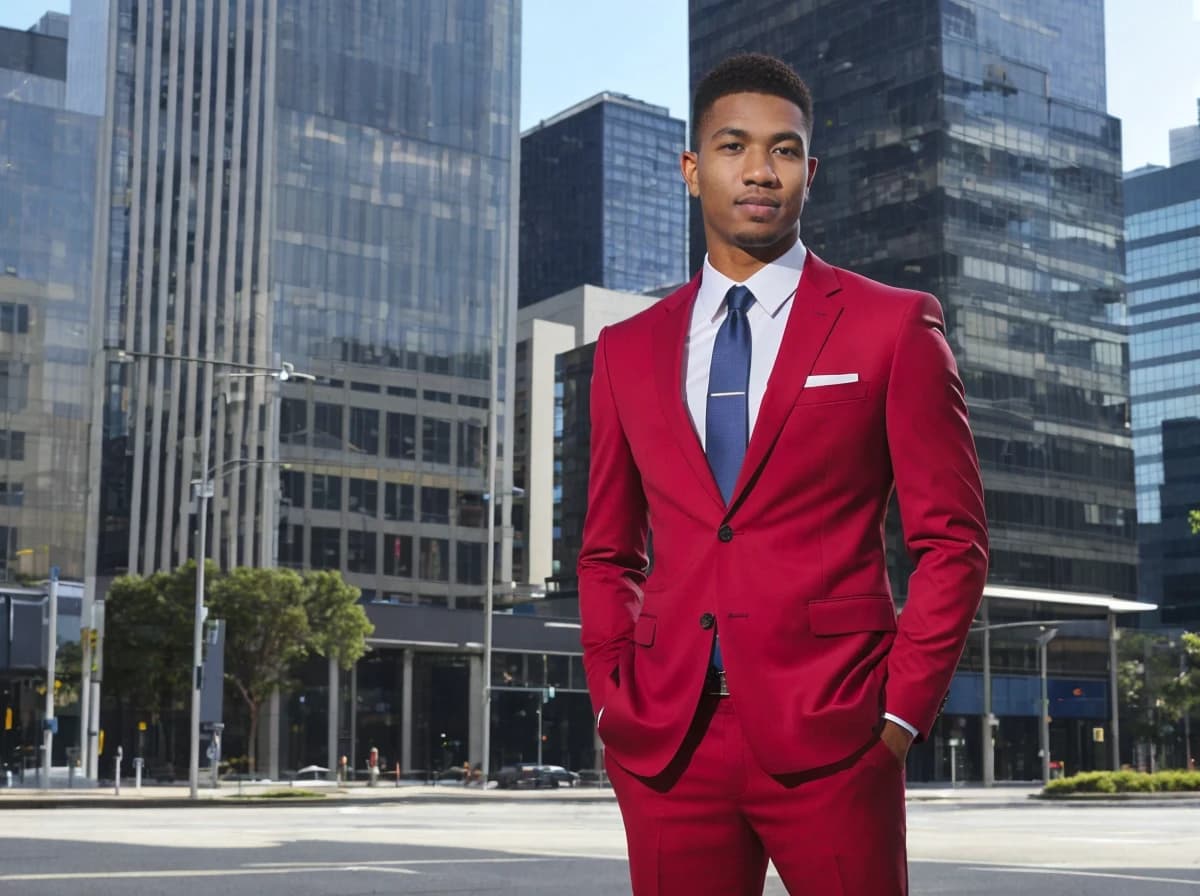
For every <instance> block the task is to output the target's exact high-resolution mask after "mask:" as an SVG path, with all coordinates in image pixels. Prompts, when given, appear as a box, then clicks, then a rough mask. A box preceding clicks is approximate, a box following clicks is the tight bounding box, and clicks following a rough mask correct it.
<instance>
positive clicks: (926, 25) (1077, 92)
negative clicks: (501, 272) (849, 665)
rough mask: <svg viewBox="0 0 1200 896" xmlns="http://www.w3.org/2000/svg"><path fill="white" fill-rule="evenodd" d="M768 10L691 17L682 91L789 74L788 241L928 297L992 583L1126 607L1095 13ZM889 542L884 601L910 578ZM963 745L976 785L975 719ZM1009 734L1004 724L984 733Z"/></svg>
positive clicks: (704, 2)
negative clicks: (968, 451)
mask: <svg viewBox="0 0 1200 896" xmlns="http://www.w3.org/2000/svg"><path fill="white" fill-rule="evenodd" d="M772 9H773V12H772V14H771V15H769V16H768V15H761V16H750V15H746V7H745V4H741V3H734V2H709V0H692V2H691V3H690V42H691V83H692V86H693V87H695V85H696V84H697V83H698V82H699V80H700V79H701V78H702V77H703V75H704V74H705V73H707V72H708V71H709V70H711V69H712V68H713V67H714V66H715V65H716V64H717V63H718V62H719V61H721V60H722V59H724V58H725V57H726V56H728V55H730V54H732V53H734V52H737V51H739V50H751V51H761V52H766V53H771V54H773V55H776V56H779V57H781V58H783V59H784V60H786V61H787V62H788V63H789V64H791V65H792V66H793V67H794V68H795V69H796V71H798V72H799V73H800V74H801V75H802V76H803V77H804V78H805V79H806V80H807V81H808V83H809V85H810V86H811V88H812V90H813V94H814V97H815V113H814V116H813V117H814V123H813V124H814V132H813V137H812V153H813V155H815V156H817V157H818V158H819V159H820V169H819V171H818V173H817V179H816V182H815V184H814V186H813V189H812V196H811V199H810V201H809V203H808V205H807V207H806V209H805V213H804V219H803V221H802V224H801V232H802V236H803V238H804V240H805V242H806V243H807V245H808V246H809V247H810V248H811V249H813V250H814V251H815V252H817V253H818V254H819V255H820V256H821V257H823V258H824V259H825V260H827V261H829V262H831V263H834V264H838V265H842V266H845V267H848V268H851V269H853V270H856V271H859V272H861V273H863V274H865V275H867V276H870V277H874V278H876V279H878V280H882V281H884V282H887V283H891V284H894V285H897V286H901V287H910V288H914V289H920V290H925V291H929V292H932V293H933V294H935V295H936V296H938V298H939V299H940V300H941V302H942V304H943V306H944V308H945V310H946V318H947V337H948V339H949V342H950V344H951V346H952V348H953V349H954V352H955V355H956V357H957V359H958V363H959V367H960V370H961V373H962V377H963V380H964V382H965V385H966V392H967V397H968V400H969V402H970V406H971V415H972V425H973V428H974V432H975V437H976V443H977V446H978V450H979V455H980V460H981V464H982V467H983V473H984V484H985V487H986V494H987V510H988V517H989V521H990V524H991V569H990V574H989V580H990V582H991V583H993V584H994V585H997V586H1019V587H1027V588H1036V589H1050V590H1054V591H1057V592H1060V593H1095V594H1101V595H1110V596H1115V597H1117V598H1131V597H1133V596H1135V595H1136V594H1137V575H1136V560H1137V554H1136V541H1135V533H1134V525H1135V524H1134V497H1133V455H1132V445H1131V437H1130V431H1129V422H1130V418H1129V388H1128V374H1127V362H1126V359H1125V354H1126V339H1125V335H1124V326H1123V316H1124V304H1123V283H1122V277H1121V270H1122V255H1123V247H1122V242H1123V217H1122V206H1121V170H1120V161H1121V144H1120V126H1119V122H1117V121H1116V120H1115V119H1113V118H1112V117H1110V116H1109V115H1108V114H1107V112H1106V109H1105V67H1104V64H1105V60H1104V46H1105V41H1104V10H1103V3H1102V0H1057V2H1053V3H1041V2H1034V0H896V2H892V3H875V2H869V0H838V2H829V0H814V2H810V3H796V4H787V5H779V6H776V7H772ZM695 211H696V212H697V214H695V215H693V218H692V222H691V254H692V268H693V269H695V268H696V267H697V266H698V265H699V264H700V261H701V259H702V258H703V251H704V245H703V233H702V229H701V227H700V221H699V216H698V209H695ZM890 528H891V529H892V536H893V538H892V545H893V551H892V557H893V560H894V561H895V567H894V569H893V573H894V576H893V583H894V586H895V590H896V593H897V596H898V597H899V598H900V599H901V600H902V599H903V596H904V588H905V581H906V577H907V575H906V574H907V572H908V571H909V569H910V565H909V563H908V560H907V557H906V556H905V555H904V553H903V550H902V549H901V548H900V546H899V541H898V537H897V536H898V526H897V525H892V526H891V527H890ZM964 668H966V667H964ZM959 707H960V709H962V708H963V707H962V704H959ZM980 708H981V707H980V705H979V704H976V705H975V707H974V710H973V711H974V712H976V713H977V712H979V711H980ZM957 724H958V721H957V719H955V718H951V717H944V718H943V721H942V722H940V723H939V729H938V730H937V731H935V732H933V733H932V734H933V736H932V737H931V738H930V745H929V746H927V747H923V748H921V749H924V750H934V751H942V753H943V758H942V759H939V760H938V761H937V762H932V761H931V762H930V766H929V767H931V768H935V769H936V768H939V767H944V762H945V761H946V760H945V758H944V756H945V755H948V754H946V753H945V751H946V750H947V745H948V741H949V739H950V737H951V735H950V733H949V732H950V731H952V730H954V726H956V725H957ZM1022 724H1023V723H1022ZM969 731H970V734H971V736H970V737H968V739H967V741H966V743H967V745H968V746H967V749H969V750H970V752H971V756H972V757H973V761H975V763H976V767H978V757H979V748H980V743H979V731H978V719H976V722H973V723H972V724H971V726H970V728H969ZM1010 734H1011V729H1010V723H1009V722H1008V720H1006V719H1001V727H1000V729H999V734H998V735H997V736H998V737H1000V738H1008V737H1009V736H1010ZM1055 736H1059V735H1058V734H1055ZM1023 749H1028V750H1032V751H1035V752H1036V749H1037V746H1036V740H1034V741H1032V742H1028V741H1026V742H1024V747H1023ZM939 763H941V765H939Z"/></svg>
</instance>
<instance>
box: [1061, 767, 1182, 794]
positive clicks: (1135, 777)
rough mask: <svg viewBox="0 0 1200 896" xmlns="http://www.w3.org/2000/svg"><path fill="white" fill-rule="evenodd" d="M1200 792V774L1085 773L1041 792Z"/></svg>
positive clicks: (1164, 772) (1176, 772) (1062, 779)
mask: <svg viewBox="0 0 1200 896" xmlns="http://www.w3.org/2000/svg"><path fill="white" fill-rule="evenodd" d="M1187 791H1194V792H1200V771H1194V772H1186V771H1180V770H1173V771H1162V772H1154V773H1153V774H1149V773H1147V772H1133V771H1120V772H1082V773H1081V774H1078V775H1072V776H1071V777H1069V778H1059V779H1058V780H1056V781H1051V782H1050V783H1049V784H1047V785H1046V787H1045V788H1044V789H1043V790H1042V793H1044V794H1046V795H1047V796H1061V795H1063V794H1068V793H1180V792H1187Z"/></svg>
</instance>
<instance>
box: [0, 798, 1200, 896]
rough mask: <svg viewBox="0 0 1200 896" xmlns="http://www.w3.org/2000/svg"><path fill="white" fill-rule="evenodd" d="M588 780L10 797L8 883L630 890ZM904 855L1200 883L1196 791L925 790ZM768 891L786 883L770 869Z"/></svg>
mask: <svg viewBox="0 0 1200 896" xmlns="http://www.w3.org/2000/svg"><path fill="white" fill-rule="evenodd" d="M429 790H436V791H443V790H444V789H443V788H436V789H434V788H429ZM584 793H586V791H579V792H578V793H576V794H575V795H574V797H572V795H571V794H570V792H569V791H559V792H557V793H555V792H549V793H545V794H536V795H533V796H532V797H530V796H526V795H524V794H522V795H520V796H519V797H518V798H510V797H507V796H504V797H500V798H496V796H495V795H493V794H490V793H489V794H486V795H484V794H476V796H475V798H471V797H466V796H459V795H457V794H456V795H454V796H451V795H450V793H449V792H445V793H444V795H442V794H439V793H427V794H424V795H421V796H419V797H418V795H417V794H416V793H414V795H413V797H412V798H410V799H409V800H408V801H406V802H384V801H377V802H375V803H373V804H372V803H368V802H365V801H364V802H346V801H341V802H339V801H337V800H334V799H331V800H328V801H326V802H325V803H323V804H317V805H286V804H282V805H275V804H271V805H264V804H258V803H251V804H249V805H242V804H224V803H212V804H209V805H206V806H205V808H204V809H203V810H197V809H196V807H194V806H187V807H167V806H165V805H161V804H159V805H144V806H143V807H142V811H133V812H125V811H114V810H113V809H111V808H107V807H88V806H80V805H75V806H72V807H66V808H60V809H58V810H55V811H46V810H44V809H43V810H36V809H15V808H6V807H5V805H4V803H3V802H2V801H0V822H2V823H3V830H4V832H5V836H4V837H3V838H0V894H3V896H8V894H13V896H66V894H72V896H73V894H77V893H81V892H86V893H88V894H89V896H118V894H119V896H143V894H144V896H150V894H154V896H159V894H186V896H190V894H201V893H203V894H211V893H214V892H219V893H222V894H229V896H284V894H287V896H310V894H311V896H362V894H373V893H388V894H398V896H407V894H413V896H415V894H440V893H447V894H449V893H455V894H470V893H478V894H496V896H517V894H540V893H556V894H561V893H565V892H569V893H570V894H571V896H600V894H604V896H609V894H615V893H627V892H629V888H628V882H627V877H626V866H625V856H624V835H623V831H622V829H621V823H620V817H619V815H618V813H617V809H616V805H615V803H614V802H613V801H612V799H611V798H610V797H606V796H605V795H604V794H603V792H601V793H600V794H599V795H597V796H591V797H586V798H582V799H581V798H580V795H581V794H584ZM909 853H910V859H911V878H912V893H913V894H914V896H918V894H946V896H948V894H965V893H971V894H980V896H1002V894H1003V896H1012V894H1013V893H1021V894H1022V896H1034V894H1047V896H1068V894H1070V896H1075V894H1087V896H1175V894H1192V896H1200V811H1197V806H1196V805H1195V804H1194V803H1184V802H1176V803H1164V804H1161V805H1144V804H1132V803H1131V804H1125V805H1059V804H1047V803H1043V802H1034V801H1028V800H1025V799H1024V798H1023V795H1021V794H1020V793H1013V794H1010V795H1009V797H1008V798H1007V799H996V798H990V799H961V798H960V799H949V798H943V799H917V800H913V801H910V803H909ZM765 892H766V894H768V896H783V894H784V889H783V887H782V885H781V883H780V882H779V879H778V878H777V877H775V876H774V875H772V876H770V877H769V878H768V884H767V889H766V891H765ZM810 896H825V894H810Z"/></svg>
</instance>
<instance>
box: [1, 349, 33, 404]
mask: <svg viewBox="0 0 1200 896" xmlns="http://www.w3.org/2000/svg"><path fill="white" fill-rule="evenodd" d="M28 400H29V365H28V364H26V363H24V362H22V361H0V411H8V412H9V413H16V412H17V411H23V410H24V409H25V404H26V402H27V401H28Z"/></svg>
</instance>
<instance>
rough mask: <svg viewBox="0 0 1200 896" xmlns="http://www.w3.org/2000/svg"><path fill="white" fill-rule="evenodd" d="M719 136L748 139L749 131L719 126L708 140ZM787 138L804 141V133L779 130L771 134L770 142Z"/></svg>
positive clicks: (799, 141)
mask: <svg viewBox="0 0 1200 896" xmlns="http://www.w3.org/2000/svg"><path fill="white" fill-rule="evenodd" d="M721 137H734V138H736V139H738V140H748V139H750V132H749V131H746V130H743V129H742V128H734V127H726V128H720V129H718V130H716V131H714V132H713V135H712V136H711V137H710V138H709V139H710V140H718V139H720V138H721ZM787 140H795V141H796V142H798V143H801V144H803V143H804V135H803V134H801V133H799V132H798V131H779V132H777V133H775V134H772V135H771V140H770V142H771V143H783V142H785V141H787Z"/></svg>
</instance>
